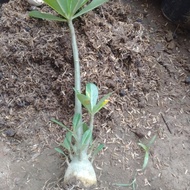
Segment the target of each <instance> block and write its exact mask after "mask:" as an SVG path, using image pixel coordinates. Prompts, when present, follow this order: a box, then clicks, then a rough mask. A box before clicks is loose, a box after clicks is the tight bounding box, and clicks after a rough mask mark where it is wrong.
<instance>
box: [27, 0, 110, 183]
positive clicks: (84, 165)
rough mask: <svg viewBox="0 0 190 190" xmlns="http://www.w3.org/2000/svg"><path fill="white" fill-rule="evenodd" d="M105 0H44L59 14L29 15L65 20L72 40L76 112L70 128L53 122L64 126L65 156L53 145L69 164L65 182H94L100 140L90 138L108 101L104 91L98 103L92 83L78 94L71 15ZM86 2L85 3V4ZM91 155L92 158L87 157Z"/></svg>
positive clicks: (94, 86) (32, 13)
mask: <svg viewBox="0 0 190 190" xmlns="http://www.w3.org/2000/svg"><path fill="white" fill-rule="evenodd" d="M107 1H108V0H92V1H90V3H88V2H89V0H54V1H52V0H44V3H46V4H47V5H49V6H50V7H52V8H53V9H54V10H55V11H56V12H57V13H58V14H59V15H60V16H55V15H52V14H48V13H42V12H39V11H31V12H30V13H29V15H30V16H31V17H35V18H40V19H47V20H52V21H61V22H67V23H68V26H69V29H70V34H71V41H72V50H73V57H74V76H75V88H74V90H75V111H74V112H75V113H74V117H73V123H72V124H73V125H72V126H73V128H72V130H70V129H69V128H68V127H66V126H65V125H63V124H62V123H60V122H59V121H57V120H55V119H53V120H52V121H54V122H55V123H57V124H59V125H60V126H62V127H64V128H65V129H66V130H67V133H66V136H65V139H64V141H63V143H62V144H61V145H62V146H63V147H64V148H65V149H67V150H68V152H69V156H67V155H66V154H65V153H64V152H63V151H62V150H61V149H59V148H56V150H57V151H58V152H59V153H62V154H63V155H65V156H66V157H67V163H68V168H67V170H66V172H65V176H64V183H66V184H67V183H69V182H70V180H73V179H75V180H77V181H78V180H79V181H81V182H82V184H83V185H84V186H85V187H89V186H92V185H94V184H96V182H97V179H96V174H95V171H94V168H93V166H92V161H93V160H94V156H95V155H96V154H97V153H98V152H99V151H100V150H101V149H102V148H103V145H102V144H100V145H99V146H98V147H97V148H95V146H94V144H93V141H92V131H93V121H94V115H95V114H96V113H97V112H98V111H99V110H100V109H101V108H103V107H104V106H105V105H106V104H107V103H108V98H109V96H110V94H107V95H105V96H104V97H103V98H102V99H101V100H100V101H99V102H98V103H97V101H98V88H97V87H96V85H95V84H93V83H88V84H87V85H86V94H85V95H84V94H81V76H80V64H79V55H78V47H77V41H76V35H75V29H74V26H73V19H75V18H77V17H79V16H81V15H83V14H85V13H87V12H88V11H91V10H93V9H95V8H96V7H98V6H100V5H102V4H103V3H105V2H107ZM87 3H88V4H87ZM82 105H83V106H84V107H85V108H86V109H87V111H88V113H89V115H90V124H89V125H87V124H86V123H84V122H83V121H82ZM90 158H91V159H92V160H91V161H90Z"/></svg>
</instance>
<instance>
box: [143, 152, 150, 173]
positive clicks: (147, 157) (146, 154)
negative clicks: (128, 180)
mask: <svg viewBox="0 0 190 190" xmlns="http://www.w3.org/2000/svg"><path fill="white" fill-rule="evenodd" d="M148 160H149V151H146V152H145V156H144V162H143V167H142V170H144V169H145V168H146V166H147V164H148Z"/></svg>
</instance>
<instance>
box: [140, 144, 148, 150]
mask: <svg viewBox="0 0 190 190" xmlns="http://www.w3.org/2000/svg"><path fill="white" fill-rule="evenodd" d="M138 145H139V146H141V147H142V148H143V149H144V151H148V147H147V146H146V145H144V144H142V143H138Z"/></svg>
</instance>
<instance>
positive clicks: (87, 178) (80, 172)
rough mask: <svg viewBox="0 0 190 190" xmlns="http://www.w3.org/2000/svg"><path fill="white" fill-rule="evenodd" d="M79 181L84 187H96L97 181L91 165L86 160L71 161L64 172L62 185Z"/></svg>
mask: <svg viewBox="0 0 190 190" xmlns="http://www.w3.org/2000/svg"><path fill="white" fill-rule="evenodd" d="M73 180H75V181H80V182H82V184H83V185H84V186H85V187H90V186H92V185H96V183H97V179H96V174H95V171H94V168H93V166H92V163H91V162H90V161H89V160H88V159H87V158H85V159H82V160H78V159H75V158H74V159H73V160H72V161H71V162H70V163H69V166H68V168H67V170H66V172H65V176H64V183H65V184H70V183H72V181H73Z"/></svg>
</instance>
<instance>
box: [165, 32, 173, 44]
mask: <svg viewBox="0 0 190 190" xmlns="http://www.w3.org/2000/svg"><path fill="white" fill-rule="evenodd" d="M172 40H173V33H172V32H168V33H167V34H166V41H167V42H170V41H172Z"/></svg>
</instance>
